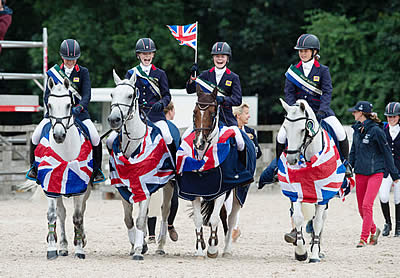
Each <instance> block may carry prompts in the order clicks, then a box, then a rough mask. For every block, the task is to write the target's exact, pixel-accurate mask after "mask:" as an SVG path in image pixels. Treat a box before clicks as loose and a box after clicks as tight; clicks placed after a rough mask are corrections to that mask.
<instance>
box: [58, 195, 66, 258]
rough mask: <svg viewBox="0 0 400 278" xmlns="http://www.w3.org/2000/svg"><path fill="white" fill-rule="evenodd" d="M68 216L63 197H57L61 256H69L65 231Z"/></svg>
mask: <svg viewBox="0 0 400 278" xmlns="http://www.w3.org/2000/svg"><path fill="white" fill-rule="evenodd" d="M66 216H67V211H66V209H65V206H64V202H63V199H62V198H57V217H58V220H59V224H60V225H59V227H60V251H59V252H58V253H59V255H60V256H68V241H67V236H66V233H65V219H66Z"/></svg>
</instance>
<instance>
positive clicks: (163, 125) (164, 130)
mask: <svg viewBox="0 0 400 278" xmlns="http://www.w3.org/2000/svg"><path fill="white" fill-rule="evenodd" d="M154 124H155V125H156V127H158V128H159V129H160V130H161V135H162V137H163V138H164V141H165V143H166V144H167V145H169V144H171V143H172V136H171V133H170V132H169V128H168V124H167V122H166V121H163V120H161V121H158V122H155V123H154Z"/></svg>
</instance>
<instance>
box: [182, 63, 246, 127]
mask: <svg viewBox="0 0 400 278" xmlns="http://www.w3.org/2000/svg"><path fill="white" fill-rule="evenodd" d="M199 77H200V78H201V79H203V80H206V81H208V82H211V83H212V84H214V85H217V86H218V87H220V88H221V89H223V90H224V91H225V95H226V96H224V102H223V104H222V105H221V106H220V110H219V122H220V123H222V124H224V125H226V126H237V120H236V118H235V116H233V113H232V106H239V105H241V104H242V88H241V86H240V79H239V75H237V74H236V73H234V72H233V71H231V70H230V69H228V68H226V71H225V73H224V75H222V78H221V80H220V81H219V84H217V80H216V77H215V67H213V68H211V69H209V70H206V71H203V72H202V73H201V74H200V75H199ZM186 92H187V93H188V94H193V93H195V92H196V82H194V81H193V82H191V83H190V81H188V82H187V83H186Z"/></svg>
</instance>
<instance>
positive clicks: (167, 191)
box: [156, 182, 174, 255]
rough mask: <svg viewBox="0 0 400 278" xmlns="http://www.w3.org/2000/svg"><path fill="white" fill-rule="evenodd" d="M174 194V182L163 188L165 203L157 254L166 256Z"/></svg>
mask: <svg viewBox="0 0 400 278" xmlns="http://www.w3.org/2000/svg"><path fill="white" fill-rule="evenodd" d="M173 194H174V185H173V183H172V182H168V183H167V184H166V185H165V186H164V187H163V203H162V206H161V225H160V234H159V235H158V247H157V250H156V254H158V255H165V251H164V245H165V242H166V241H167V230H168V216H169V211H170V209H171V199H172V195H173Z"/></svg>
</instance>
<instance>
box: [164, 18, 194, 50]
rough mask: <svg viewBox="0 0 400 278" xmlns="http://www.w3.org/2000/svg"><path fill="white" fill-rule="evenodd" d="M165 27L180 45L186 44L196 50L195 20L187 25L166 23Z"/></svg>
mask: <svg viewBox="0 0 400 278" xmlns="http://www.w3.org/2000/svg"><path fill="white" fill-rule="evenodd" d="M167 27H168V29H169V30H170V31H171V33H172V36H174V38H175V39H177V40H178V41H179V44H180V45H187V46H190V47H191V48H193V49H195V50H197V22H196V23H192V24H188V25H167Z"/></svg>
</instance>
